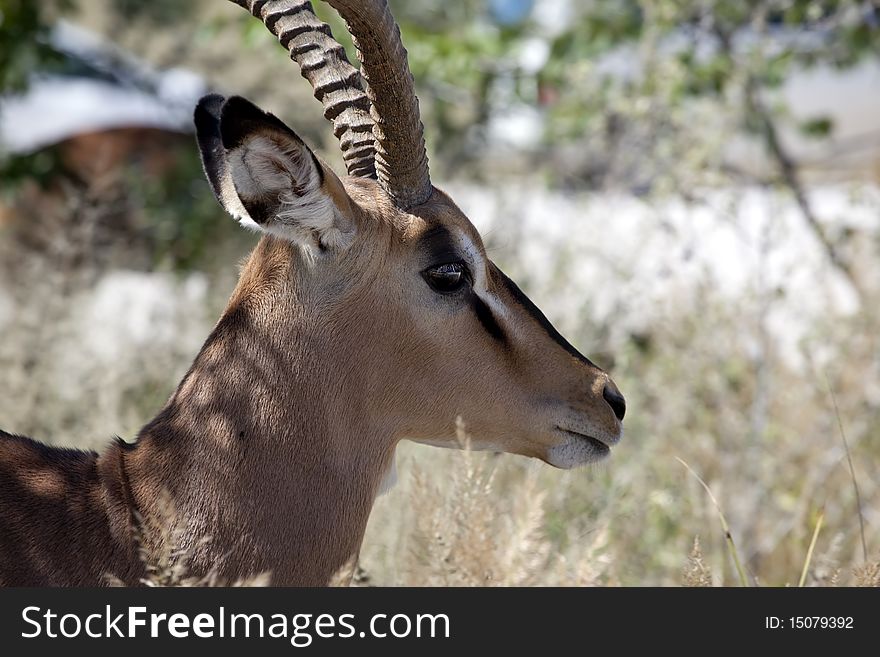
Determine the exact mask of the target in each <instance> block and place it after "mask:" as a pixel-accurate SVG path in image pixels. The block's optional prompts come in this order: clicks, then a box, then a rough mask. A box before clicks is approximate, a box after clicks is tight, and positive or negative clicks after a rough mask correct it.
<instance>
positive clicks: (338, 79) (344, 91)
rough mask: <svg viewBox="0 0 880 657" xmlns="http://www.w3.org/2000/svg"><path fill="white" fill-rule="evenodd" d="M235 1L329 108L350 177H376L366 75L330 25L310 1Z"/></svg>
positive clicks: (328, 112)
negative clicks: (287, 53)
mask: <svg viewBox="0 0 880 657" xmlns="http://www.w3.org/2000/svg"><path fill="white" fill-rule="evenodd" d="M232 1H233V2H234V3H235V4H237V5H239V6H241V7H244V8H245V9H247V10H248V11H249V12H250V13H251V14H253V15H254V16H256V17H257V18H259V19H260V20H261V21H263V23H265V25H266V27H268V28H269V31H270V32H272V34H274V35H275V36H276V37H278V40H279V41H280V42H281V45H282V46H284V47H285V48H287V49H288V50H289V51H290V58H291V59H293V60H294V61H295V62H296V63H297V64H299V67H300V72H301V73H302V75H303V77H304V78H306V79H307V80H308V81H309V83H310V84H311V85H312V88H313V89H314V90H315V98H317V99H318V100H320V101H321V103H322V104H323V105H324V117H325V118H326V119H327V120H329V121H331V122H332V123H333V134H334V135H336V138H337V139H339V143H340V146H341V147H342V157H343V159H344V160H345V166H346V169H348V173H349V175H352V176H360V177H365V178H375V177H376V168H375V158H374V151H375V138H374V136H373V119H372V118H371V116H370V101H369V100H368V98H367V96H366V94H365V93H364V90H363V88H362V82H361V74H360V72H359V71H358V70H357V69H356V68H354V67H353V66H352V65H351V64H350V63H349V61H348V57H346V55H345V49H344V48H343V47H342V46H341V45H339V43H337V42H336V40H335V39H334V38H333V34H332V33H331V31H330V27H329V26H328V25H327V24H326V23H322V22H321V21H320V20H318V17H317V16H315V13H314V11H313V10H312V3H311V2H310V0H232Z"/></svg>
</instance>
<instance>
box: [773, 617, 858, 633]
mask: <svg viewBox="0 0 880 657" xmlns="http://www.w3.org/2000/svg"><path fill="white" fill-rule="evenodd" d="M788 622H789V623H790V624H789V627H791V628H792V629H795V630H812V629H817V630H851V629H852V628H853V618H852V616H791V617H789V619H788Z"/></svg>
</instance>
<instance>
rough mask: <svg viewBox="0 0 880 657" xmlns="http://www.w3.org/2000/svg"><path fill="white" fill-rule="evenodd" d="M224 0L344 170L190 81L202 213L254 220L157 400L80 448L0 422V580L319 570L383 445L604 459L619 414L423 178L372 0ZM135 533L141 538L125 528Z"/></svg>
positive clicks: (328, 565)
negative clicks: (233, 271) (114, 431)
mask: <svg viewBox="0 0 880 657" xmlns="http://www.w3.org/2000/svg"><path fill="white" fill-rule="evenodd" d="M328 2H329V4H330V5H332V6H333V7H334V8H335V9H336V10H337V11H338V12H339V13H340V15H341V16H342V17H343V18H344V20H345V21H346V23H347V25H348V29H349V31H350V32H351V35H352V37H353V39H354V43H355V46H356V48H357V51H358V56H359V59H360V62H361V67H360V69H359V70H358V69H355V68H354V67H352V66H351V64H350V63H349V62H348V60H347V59H346V56H345V52H344V50H343V49H342V47H341V46H340V45H339V44H338V43H336V42H335V41H334V40H333V37H332V36H331V33H330V29H329V28H328V26H327V25H325V24H324V23H322V22H320V21H319V20H318V19H317V18H316V16H315V14H314V13H313V11H312V7H311V4H310V2H308V1H296V0H238V1H237V4H239V5H242V6H243V7H245V8H247V9H248V10H249V11H250V12H251V13H252V14H253V15H254V16H256V17H258V18H260V19H261V20H262V21H263V22H264V23H265V24H266V26H267V27H268V28H269V29H270V30H271V31H272V32H273V33H274V34H275V35H276V36H277V37H278V39H279V40H280V42H281V43H282V45H284V46H285V47H286V48H287V49H289V51H290V55H291V57H292V59H294V60H295V61H296V62H297V63H298V64H299V66H300V69H301V71H302V73H303V75H304V76H305V77H306V78H307V79H308V80H309V82H310V83H311V85H312V86H313V88H314V92H315V96H316V97H317V98H318V99H319V100H320V101H321V102H322V103H323V106H324V115H325V117H327V118H328V119H329V120H331V121H332V122H333V126H334V133H335V135H336V136H337V137H338V138H339V140H340V142H341V147H342V152H343V155H344V161H345V165H346V168H347V173H348V176H346V177H344V178H340V177H338V176H337V175H336V174H335V173H334V172H333V171H331V170H330V168H329V167H328V166H327V165H326V164H324V162H323V161H322V160H321V159H320V158H318V157H317V156H316V155H315V153H313V152H312V151H311V150H310V149H309V147H308V146H306V144H305V143H303V141H302V140H301V139H300V138H299V137H298V136H297V135H296V133H295V132H293V131H292V130H291V129H290V128H288V127H287V126H286V125H285V124H284V123H282V122H281V121H280V120H279V119H277V118H276V117H275V116H273V115H271V114H268V113H266V112H263V111H262V110H260V109H259V108H257V107H255V106H254V105H252V104H251V103H250V102H248V101H247V100H244V99H243V98H239V97H232V98H228V99H224V98H223V97H221V96H217V95H211V96H207V97H205V98H204V99H202V100H201V101H200V103H199V105H198V106H197V108H196V111H195V124H196V130H197V137H198V144H199V148H200V149H201V155H202V160H203V163H204V168H205V172H206V174H207V178H208V181H209V183H210V185H211V188H212V189H213V191H214V193H215V195H216V196H217V198H218V200H219V202H220V204H221V205H222V206H223V207H224V208H225V209H226V211H227V212H229V213H230V214H231V215H232V216H233V217H234V218H235V219H237V220H238V221H239V222H240V223H241V224H243V225H246V226H248V227H250V228H252V229H255V230H258V231H260V232H262V233H263V236H262V238H261V239H260V241H259V243H258V244H257V246H256V247H255V248H254V250H253V252H252V253H251V255H250V257H249V259H248V260H247V263H246V265H245V266H244V268H243V270H242V273H241V277H240V280H239V282H238V285H237V287H236V288H235V291H234V292H233V294H232V297H231V299H230V300H229V303H228V305H227V307H226V309H225V311H224V313H223V315H222V317H221V318H220V320H219V321H218V323H217V325H216V326H215V328H214V330H213V332H212V333H211V334H210V336H209V337H208V338H207V340H206V342H205V344H204V346H203V347H202V349H201V351H200V352H199V354H198V356H197V357H196V359H195V361H194V362H193V364H192V366H191V367H190V369H189V371H188V372H187V374H186V376H185V377H184V378H183V381H181V383H180V384H179V386H178V387H177V389H176V391H175V392H174V393H173V394H172V395H171V397H170V399H169V400H168V401H167V403H166V404H165V406H164V408H162V409H161V410H160V411H159V413H158V415H156V416H155V417H154V418H153V419H152V420H151V421H150V422H149V423H148V424H147V425H146V426H145V427H144V428H143V429H142V430H141V431H140V433H139V434H138V436H137V439H136V441H135V442H134V443H126V442H123V441H122V440H117V441H116V442H115V443H113V444H111V445H109V446H108V447H107V448H106V449H105V450H104V451H103V453H101V454H95V453H89V452H82V451H77V450H70V449H59V448H54V447H47V446H45V445H43V444H41V443H38V442H35V441H32V440H30V439H28V438H23V437H19V436H14V435H10V434H3V433H2V432H0V583H2V584H5V585H99V584H102V583H103V582H105V581H106V580H105V577H106V576H107V575H108V574H109V575H113V576H115V577H116V578H118V579H120V580H122V581H123V582H127V583H131V584H136V583H138V582H139V581H140V579H141V578H142V577H143V576H144V563H143V555H142V552H144V551H146V552H147V554H151V553H158V552H159V551H161V550H162V549H165V548H167V547H168V546H167V544H166V543H167V541H169V540H170V539H169V538H168V537H169V535H170V533H169V532H158V531H143V529H144V528H153V527H155V526H157V525H158V524H161V522H162V519H163V517H164V516H163V514H164V511H163V505H164V503H163V500H165V501H167V502H169V503H170V504H171V505H172V506H173V509H174V514H175V515H174V518H175V522H176V526H175V528H174V529H175V532H174V535H175V537H176V540H178V541H179V542H180V544H179V545H178V546H177V547H179V549H181V550H183V551H186V553H187V555H188V559H189V563H188V567H189V568H190V569H191V571H192V572H193V573H194V574H199V573H208V572H214V573H216V574H217V575H218V576H219V577H222V578H223V579H224V580H225V581H232V580H234V579H237V578H241V577H246V576H249V575H252V574H255V573H262V572H270V573H271V577H272V580H271V581H272V583H273V584H282V585H323V584H326V583H327V582H328V581H329V579H330V578H331V577H332V576H333V574H334V573H336V572H337V571H338V570H339V569H340V567H341V566H343V565H344V564H346V563H350V562H351V560H352V559H354V558H356V555H357V553H358V551H359V549H360V544H361V541H362V539H363V535H364V530H365V526H366V523H367V518H368V516H369V514H370V510H371V508H372V505H373V502H374V500H375V498H376V496H377V494H378V493H379V492H380V489H381V488H382V485H383V480H385V479H387V478H388V477H389V474H390V473H391V472H392V471H393V470H394V454H395V448H396V446H397V444H398V442H399V441H400V440H402V439H409V440H414V441H417V442H422V443H427V444H431V445H438V446H444V447H456V446H458V441H457V438H456V422H457V418H462V420H463V422H464V423H465V425H466V427H467V431H468V433H469V435H470V436H471V440H472V447H473V448H475V449H491V450H496V451H503V452H510V453H514V454H521V455H524V456H530V457H535V458H538V459H542V460H543V461H546V462H547V463H549V464H552V465H554V466H557V467H560V468H571V467H575V466H578V465H582V464H585V463H589V462H592V461H595V460H597V459H600V458H602V457H605V456H606V455H607V454H608V453H609V448H610V447H611V446H612V445H614V444H615V443H617V442H618V440H619V439H620V437H621V435H622V429H621V421H622V420H623V416H624V411H625V405H624V399H623V397H622V396H621V394H620V392H619V391H618V389H617V388H616V387H615V385H614V383H613V382H612V381H611V379H610V378H609V377H608V375H607V374H606V373H605V372H603V371H602V370H601V369H599V368H598V367H597V366H596V365H594V364H593V363H592V362H591V361H590V360H588V359H587V358H585V357H584V356H583V355H581V354H580V353H579V352H578V351H577V350H576V349H575V348H574V347H573V346H572V345H571V344H569V343H568V342H567V341H566V340H565V339H564V338H563V337H562V336H561V335H560V334H559V333H558V332H557V331H556V330H555V329H554V328H553V326H552V325H551V324H550V322H549V321H548V320H547V319H546V318H545V317H544V315H543V314H542V313H541V312H540V311H539V310H538V308H537V307H535V305H534V304H533V303H532V302H531V301H530V300H529V299H528V298H527V297H526V296H525V295H524V294H523V293H522V292H521V291H520V290H519V288H518V287H517V286H516V285H515V284H514V283H513V282H512V281H511V280H510V279H509V278H507V277H506V276H505V275H504V274H503V273H502V272H501V270H500V269H498V267H496V266H495V265H494V264H493V263H492V262H491V261H490V260H489V258H488V257H487V255H486V251H485V249H484V246H483V242H482V241H481V239H480V236H479V234H478V233H477V231H476V230H475V229H474V227H473V225H471V223H470V221H469V220H468V219H467V217H465V215H464V214H463V213H462V212H461V210H459V209H458V207H456V205H455V203H453V201H452V200H451V199H450V198H449V197H448V196H447V195H446V194H444V193H443V192H441V191H440V190H438V189H436V188H434V187H433V186H432V185H431V181H430V178H429V176H428V161H427V157H426V155H425V144H424V137H423V129H422V124H421V121H420V119H419V111H418V101H417V99H416V96H415V94H414V91H413V80H412V75H411V74H410V72H409V67H408V64H407V60H406V51H405V50H404V48H403V45H402V44H401V40H400V32H399V29H398V27H397V25H396V23H395V22H394V19H393V18H392V16H391V13H390V11H389V9H388V6H387V4H386V2H385V0H375V1H363V0H328ZM139 530H140V531H139Z"/></svg>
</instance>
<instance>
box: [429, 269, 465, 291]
mask: <svg viewBox="0 0 880 657" xmlns="http://www.w3.org/2000/svg"><path fill="white" fill-rule="evenodd" d="M422 276H424V277H425V280H426V281H427V283H428V285H430V286H431V289H432V290H434V291H435V292H440V293H441V294H449V293H450V292H455V291H457V290H459V289H461V287H462V286H463V285H464V284H465V283H466V282H467V268H466V267H465V265H464V263H463V262H448V263H446V264H444V265H437V266H436V267H429V268H428V269H426V270H425V271H423V272H422Z"/></svg>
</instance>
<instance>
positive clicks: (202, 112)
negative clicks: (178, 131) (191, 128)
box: [194, 94, 226, 124]
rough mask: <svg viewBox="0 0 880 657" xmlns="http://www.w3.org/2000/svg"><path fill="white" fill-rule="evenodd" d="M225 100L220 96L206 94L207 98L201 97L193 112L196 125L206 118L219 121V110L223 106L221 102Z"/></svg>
mask: <svg viewBox="0 0 880 657" xmlns="http://www.w3.org/2000/svg"><path fill="white" fill-rule="evenodd" d="M225 100H226V99H225V98H224V97H223V96H221V95H220V94H208V95H207V96H202V98H201V99H200V100H199V102H198V104H197V105H196V109H195V112H194V118H195V122H196V124H198V123H199V122H200V121H202V120H204V119H207V118H211V119H214V120H215V121H219V120H220V108H221V107H222V106H223V101H225Z"/></svg>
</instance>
